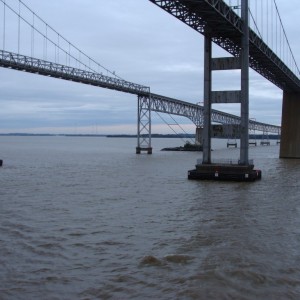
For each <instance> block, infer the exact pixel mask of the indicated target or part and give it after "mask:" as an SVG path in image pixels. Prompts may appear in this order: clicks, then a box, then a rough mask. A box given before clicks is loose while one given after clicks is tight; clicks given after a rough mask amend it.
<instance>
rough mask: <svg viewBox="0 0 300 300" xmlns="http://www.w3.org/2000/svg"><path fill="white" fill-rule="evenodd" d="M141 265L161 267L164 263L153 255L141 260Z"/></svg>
mask: <svg viewBox="0 0 300 300" xmlns="http://www.w3.org/2000/svg"><path fill="white" fill-rule="evenodd" d="M140 264H141V265H149V266H161V265H163V262H162V261H161V260H160V259H158V258H156V257H155V256H152V255H146V256H144V257H143V258H142V259H141V262H140Z"/></svg>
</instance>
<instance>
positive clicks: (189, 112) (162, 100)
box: [150, 94, 281, 134]
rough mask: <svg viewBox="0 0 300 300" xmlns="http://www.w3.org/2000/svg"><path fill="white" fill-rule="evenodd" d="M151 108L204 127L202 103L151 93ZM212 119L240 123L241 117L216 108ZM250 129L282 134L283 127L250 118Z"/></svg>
mask: <svg viewBox="0 0 300 300" xmlns="http://www.w3.org/2000/svg"><path fill="white" fill-rule="evenodd" d="M150 109H151V110H152V111H156V112H161V113H166V114H173V115H178V116H183V117H186V118H188V119H190V120H191V121H192V122H193V123H194V124H195V125H196V126H197V127H203V123H204V120H203V112H204V107H203V106H201V105H198V104H193V103H189V102H185V101H181V100H176V99H173V98H168V97H164V96H161V95H157V94H151V102H150ZM211 120H212V122H214V123H219V124H236V125H239V124H240V122H241V119H240V117H238V116H235V115H232V114H228V113H225V112H221V111H218V110H214V109H213V110H212V115H211ZM249 130H257V131H261V132H269V133H275V134H280V132H281V127H280V126H275V125H270V124H266V123H262V122H256V121H253V120H249Z"/></svg>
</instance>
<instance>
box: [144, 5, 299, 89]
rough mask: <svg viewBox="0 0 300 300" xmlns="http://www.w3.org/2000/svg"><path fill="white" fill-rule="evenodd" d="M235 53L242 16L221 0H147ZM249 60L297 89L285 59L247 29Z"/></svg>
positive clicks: (238, 48)
mask: <svg viewBox="0 0 300 300" xmlns="http://www.w3.org/2000/svg"><path fill="white" fill-rule="evenodd" d="M149 1H151V2H152V3H154V4H156V5H157V6H158V7H160V8H162V9H163V10H165V11H166V12H168V13H169V14H171V15H173V16H174V17H176V18H177V19H179V20H180V21H182V22H184V23H185V24H187V25H188V26H190V27H191V28H193V29H194V30H196V31H197V32H199V33H201V34H206V33H209V35H210V36H211V37H212V40H213V42H215V43H216V44H217V45H219V46H220V47H221V48H223V49H224V50H226V51H227V52H229V53H230V54H232V55H233V56H235V57H239V56H240V53H241V41H242V34H243V27H242V26H243V22H242V19H241V18H240V17H239V16H238V15H237V14H236V13H235V12H234V11H233V10H232V8H231V7H230V6H228V5H227V4H226V3H225V2H224V1H223V0H149ZM249 64H250V67H251V68H252V69H254V70H255V71H257V72H258V73H259V74H261V75H262V76H264V77H265V78H266V79H268V80H269V81H271V82H272V83H274V84H275V85H276V86H278V87H279V88H280V89H282V90H284V91H288V92H300V80H299V78H298V76H296V75H295V74H294V73H293V72H292V71H291V70H290V69H289V68H288V67H287V66H286V65H285V63H284V62H283V61H282V60H281V59H280V58H279V57H278V56H277V55H276V54H275V53H274V52H273V51H272V49H270V48H269V47H268V45H266V44H265V42H264V41H263V40H262V39H261V38H260V37H259V36H258V35H257V34H256V33H255V32H254V31H253V30H252V29H251V28H250V29H249Z"/></svg>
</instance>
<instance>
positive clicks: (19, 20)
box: [18, 1, 21, 54]
mask: <svg viewBox="0 0 300 300" xmlns="http://www.w3.org/2000/svg"><path fill="white" fill-rule="evenodd" d="M20 16H21V2H20V1H19V15H18V54H20V39H21V36H20V34H21V17H20Z"/></svg>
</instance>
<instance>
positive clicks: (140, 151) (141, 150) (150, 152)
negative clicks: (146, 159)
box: [136, 147, 152, 154]
mask: <svg viewBox="0 0 300 300" xmlns="http://www.w3.org/2000/svg"><path fill="white" fill-rule="evenodd" d="M142 152H147V154H152V147H149V148H142V147H136V154H141V153H142Z"/></svg>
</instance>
